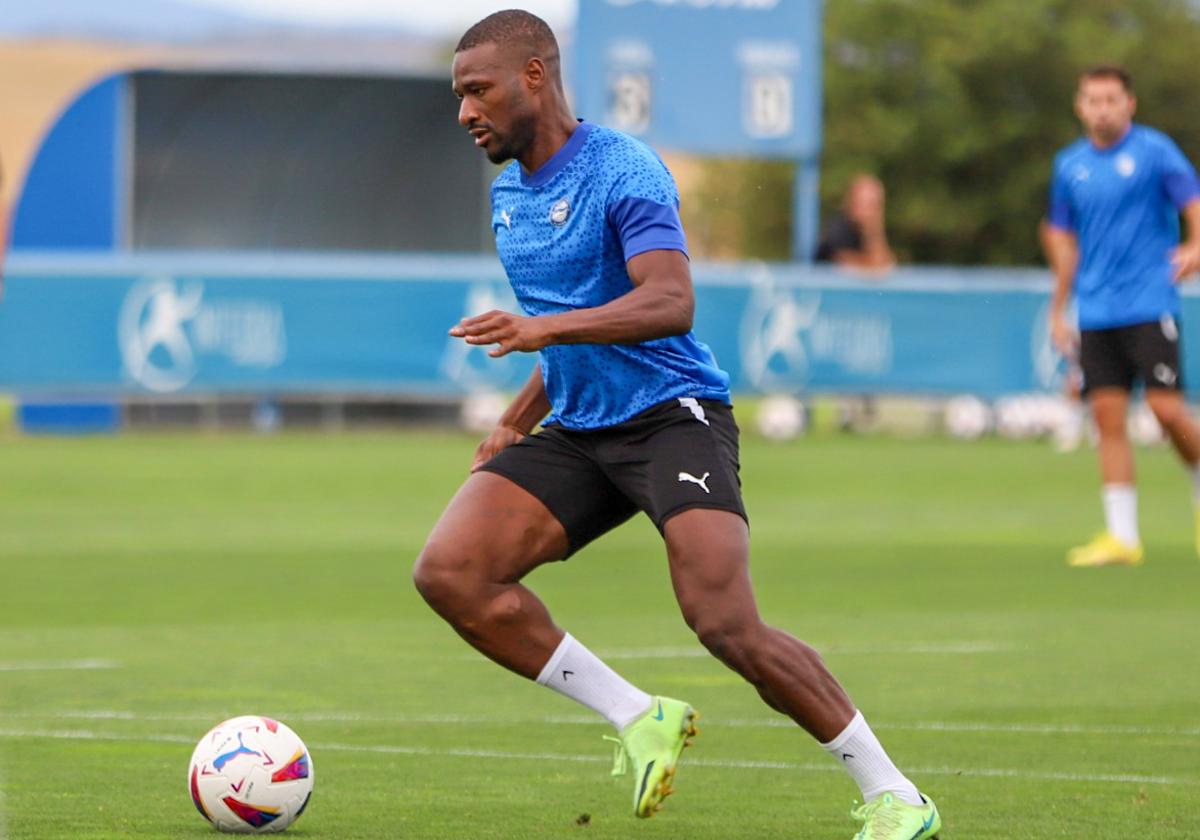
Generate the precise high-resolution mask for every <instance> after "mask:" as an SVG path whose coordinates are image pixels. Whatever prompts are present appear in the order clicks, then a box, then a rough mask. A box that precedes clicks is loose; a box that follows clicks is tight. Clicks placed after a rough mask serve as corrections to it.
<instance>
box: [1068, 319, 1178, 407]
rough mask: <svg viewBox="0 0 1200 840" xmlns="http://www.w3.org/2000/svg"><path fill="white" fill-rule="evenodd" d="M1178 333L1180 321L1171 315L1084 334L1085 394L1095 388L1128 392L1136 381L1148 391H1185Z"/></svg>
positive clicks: (1080, 357) (1082, 365)
mask: <svg viewBox="0 0 1200 840" xmlns="http://www.w3.org/2000/svg"><path fill="white" fill-rule="evenodd" d="M1179 333H1180V326H1179V321H1178V319H1176V318H1173V317H1172V316H1170V315H1164V316H1163V317H1162V319H1161V320H1158V321H1149V322H1147V323H1144V324H1132V325H1130V326H1128V327H1113V328H1111V329H1107V330H1083V331H1082V332H1081V334H1080V345H1079V364H1080V367H1082V368H1083V392H1084V393H1085V394H1086V393H1088V392H1089V391H1091V390H1093V389H1095V388H1122V389H1124V390H1126V391H1129V390H1132V388H1133V385H1134V383H1135V382H1137V381H1140V382H1141V383H1142V384H1143V385H1145V387H1146V388H1166V389H1169V390H1173V391H1182V390H1183V372H1182V371H1181V370H1180V368H1179V359H1180V355H1181V354H1180V350H1179Z"/></svg>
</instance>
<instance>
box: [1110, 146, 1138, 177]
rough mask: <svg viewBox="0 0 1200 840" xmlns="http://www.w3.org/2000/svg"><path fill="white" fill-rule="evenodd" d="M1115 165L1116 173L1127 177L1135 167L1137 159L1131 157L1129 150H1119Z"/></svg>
mask: <svg viewBox="0 0 1200 840" xmlns="http://www.w3.org/2000/svg"><path fill="white" fill-rule="evenodd" d="M1115 166H1116V168H1117V174H1118V175H1120V176H1121V177H1122V178H1128V177H1129V176H1131V175H1132V174H1133V173H1134V170H1136V169H1137V161H1135V160H1134V159H1133V156H1132V155H1130V154H1129V152H1121V154H1119V155H1117V159H1116V162H1115Z"/></svg>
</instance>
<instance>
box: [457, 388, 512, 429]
mask: <svg viewBox="0 0 1200 840" xmlns="http://www.w3.org/2000/svg"><path fill="white" fill-rule="evenodd" d="M506 408H508V400H507V399H505V398H504V395H503V394H498V393H496V392H494V391H478V392H476V393H474V394H468V395H467V396H466V398H464V399H463V401H462V407H461V409H460V410H459V414H458V419H459V422H460V423H461V424H462V427H463V429H465V430H466V431H468V432H474V433H475V434H487V433H488V432H490V431H491V430H492V429H494V428H496V426H497V424H498V423H499V422H500V418H501V417H502V416H503V415H504V410H505V409H506Z"/></svg>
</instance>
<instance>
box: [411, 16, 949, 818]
mask: <svg viewBox="0 0 1200 840" xmlns="http://www.w3.org/2000/svg"><path fill="white" fill-rule="evenodd" d="M559 68H560V55H559V48H558V44H557V41H556V39H555V37H554V34H553V32H551V31H550V28H549V27H548V26H547V25H546V24H545V22H543V21H542V20H541V19H539V18H537V17H535V16H533V15H531V14H529V13H528V12H522V11H512V10H510V11H503V12H497V13H495V14H493V15H490V16H489V17H487V18H485V19H484V20H482V21H480V22H479V23H477V24H475V25H474V26H473V27H471V28H470V29H469V30H467V32H466V34H464V35H463V37H462V39H461V40H460V41H459V43H458V46H457V47H456V49H455V55H454V64H453V77H454V91H455V93H456V94H457V95H458V97H459V99H460V100H461V105H460V107H459V115H458V120H459V123H461V124H462V126H463V128H464V129H466V130H467V131H468V132H469V133H470V134H471V136H472V137H474V139H475V145H476V146H477V147H479V148H480V149H481V150H482V151H483V152H484V153H485V154H486V155H487V156H488V158H489V159H490V160H491V161H492V162H493V163H508V165H507V166H506V167H505V168H504V169H503V170H502V171H501V172H500V174H499V175H498V176H497V178H496V181H495V183H494V184H493V186H492V212H493V216H492V231H493V233H494V235H495V237H496V248H497V252H498V254H499V257H500V260H501V262H502V263H503V265H504V269H505V272H506V274H507V275H508V279H509V281H510V283H511V284H512V286H513V290H514V292H515V293H516V295H517V298H518V299H519V300H520V302H521V305H522V308H523V310H524V312H525V313H526V314H525V315H516V314H513V313H508V312H501V311H496V310H494V311H491V312H486V313H484V314H482V315H479V316H475V317H471V318H465V319H463V320H462V321H461V322H460V323H459V324H457V325H456V326H454V327H453V328H451V330H450V334H451V335H453V336H456V337H459V338H462V339H463V340H464V341H466V342H467V343H468V344H472V345H484V346H487V345H497V346H495V347H494V348H493V349H491V350H490V351H489V354H490V355H491V356H493V357H496V356H503V355H505V354H507V353H510V352H514V351H516V352H537V353H538V355H539V364H538V365H537V366H536V367H535V368H534V371H533V374H532V376H531V377H530V378H529V380H528V382H527V383H526V384H525V386H524V387H523V388H522V389H521V391H520V393H519V394H518V395H517V397H516V398H515V399H514V401H513V402H512V404H511V405H510V406H509V407H508V409H507V410H506V411H505V413H504V416H503V417H502V418H501V420H500V422H499V423H498V424H497V426H496V428H495V429H494V430H493V431H492V432H491V434H489V435H488V437H487V438H486V439H485V440H484V441H483V442H482V443H481V444H480V445H479V447H478V449H477V450H476V454H475V459H474V462H473V464H472V465H471V474H470V475H469V476H468V478H467V479H466V481H465V482H464V483H463V485H462V487H461V488H460V489H459V491H458V493H457V495H455V497H454V498H453V499H452V500H451V501H450V503H449V505H448V506H447V508H446V510H445V511H444V512H443V514H442V516H441V518H440V519H439V520H438V522H437V524H436V525H435V526H434V528H433V532H432V533H431V534H430V536H429V538H428V541H427V542H426V544H425V546H424V548H423V549H422V551H421V555H420V557H419V558H418V560H417V563H416V566H415V568H414V570H413V578H414V582H415V584H416V586H417V589H418V590H419V591H420V593H421V595H422V596H423V597H424V598H425V600H426V601H427V602H428V603H429V605H430V606H431V607H432V608H433V609H434V610H435V611H436V612H437V613H438V614H439V615H441V616H442V617H443V618H444V619H445V620H446V621H447V622H449V624H450V625H451V626H452V627H453V628H454V629H455V630H456V631H457V632H458V633H459V634H460V635H461V636H462V637H463V638H464V639H465V640H466V641H467V642H468V643H470V644H471V645H472V646H474V647H475V648H476V649H477V650H479V651H480V652H482V653H483V654H484V655H486V656H488V657H489V658H491V659H492V660H493V661H495V662H497V663H499V664H500V665H503V666H504V667H506V668H508V669H509V670H511V671H513V672H515V673H517V674H520V675H521V676H523V677H526V678H527V679H529V680H532V681H536V682H537V683H538V684H540V685H543V686H546V687H547V688H549V689H551V690H553V691H555V692H558V693H559V694H562V695H564V696H566V697H568V698H570V699H571V700H574V701H575V702H577V703H580V704H581V705H583V706H585V707H587V708H588V709H591V710H592V711H594V712H596V713H597V714H598V715H601V716H602V717H604V718H605V719H606V720H608V722H609V723H610V724H611V725H612V726H613V727H614V729H615V730H616V732H617V735H618V737H617V738H616V739H614V740H616V741H617V759H618V762H617V763H618V767H619V768H621V769H622V770H623V769H625V768H626V767H628V766H630V765H632V767H633V769H634V791H633V809H634V814H635V815H636V816H638V817H649V816H652V815H653V814H654V813H655V811H657V810H658V809H659V807H661V805H662V801H663V799H664V798H665V797H666V796H667V795H668V794H670V793H671V792H672V789H673V782H674V778H675V769H676V762H677V761H678V759H679V756H680V753H681V752H682V750H683V748H684V747H685V746H687V744H688V743H689V742H690V739H691V737H692V736H693V735H694V734H695V731H696V730H695V727H694V725H693V720H694V719H695V717H696V713H695V711H694V710H693V709H692V707H691V706H690V705H689V704H687V703H686V702H683V701H681V700H675V699H672V698H669V697H662V696H653V695H650V694H649V693H647V692H645V691H643V690H642V689H641V688H639V687H637V686H635V685H633V684H632V683H630V682H629V681H627V680H626V679H625V678H624V677H622V676H621V675H620V674H618V673H617V672H616V671H614V670H613V669H612V668H610V667H609V666H608V665H607V664H606V663H605V662H603V661H602V660H601V659H600V658H599V657H597V656H596V655H595V654H594V653H592V652H591V651H590V650H589V649H588V648H587V647H586V646H584V645H583V644H582V643H581V642H580V641H578V640H577V639H575V638H574V637H573V636H572V635H571V634H570V633H567V632H565V631H564V630H562V629H560V628H559V627H558V626H557V625H556V624H555V623H554V620H553V619H552V618H551V616H550V613H549V611H548V610H547V608H546V606H545V604H543V603H542V601H541V600H540V599H539V598H538V597H537V595H535V594H534V592H533V591H532V590H531V589H529V588H528V587H526V586H525V585H524V583H523V579H524V577H525V576H526V575H527V574H528V573H529V572H531V571H533V570H534V569H535V568H537V567H539V566H541V565H543V564H545V563H548V562H552V561H556V560H565V559H566V558H568V557H569V556H571V555H573V554H574V553H575V552H577V551H578V550H579V549H581V548H583V547H584V546H585V545H587V544H588V543H589V542H591V541H592V540H594V539H596V538H598V537H600V536H602V535H603V534H605V533H607V532H608V531H610V530H612V529H613V528H615V527H617V526H619V525H620V524H622V523H623V522H625V521H626V520H628V519H629V518H630V517H632V516H634V515H635V514H636V513H638V512H639V511H640V512H645V513H646V514H647V515H649V516H650V518H651V520H652V521H653V522H654V524H655V525H656V526H657V528H658V529H659V532H660V533H661V535H662V537H663V541H664V543H665V548H666V555H667V564H668V567H669V571H670V575H671V581H672V584H673V585H674V589H675V597H676V600H677V601H678V604H679V607H680V610H681V611H682V613H683V615H684V619H685V621H686V623H687V624H688V626H689V627H691V628H692V630H693V631H694V632H695V633H696V635H697V637H698V638H699V640H700V642H701V643H702V644H703V645H704V646H705V647H706V648H707V649H708V650H709V652H711V653H712V654H713V655H714V656H715V657H716V658H717V659H719V660H720V661H721V662H723V663H724V664H725V665H726V666H728V667H729V668H731V669H732V670H734V671H735V672H737V673H738V674H740V675H741V676H742V677H743V678H744V679H746V680H747V681H748V682H749V683H750V684H751V685H753V686H754V687H755V688H756V689H757V691H758V693H759V695H760V696H761V697H762V699H763V700H764V701H765V702H766V703H767V704H768V705H769V706H771V707H772V708H773V709H775V710H777V711H779V712H780V713H782V714H785V715H788V716H790V717H791V718H792V719H793V720H794V721H796V723H797V724H799V725H800V726H802V727H803V728H804V729H806V730H807V731H808V732H809V733H810V734H811V735H812V736H814V738H816V740H818V741H819V742H820V743H821V744H822V746H823V747H824V748H825V749H826V750H827V751H828V752H829V753H830V754H831V755H832V756H833V757H834V759H835V760H836V761H837V763H838V764H839V766H841V767H842V768H843V769H845V770H846V772H847V773H848V774H849V775H850V777H851V778H853V779H854V781H855V782H856V783H857V784H858V786H859V789H860V790H861V791H862V794H863V797H864V799H865V800H866V804H864V805H863V806H861V807H860V808H857V809H855V811H854V816H855V817H856V818H857V819H858V820H860V821H862V822H863V828H862V830H861V831H860V832H859V834H858V837H859V838H870V840H927V838H932V837H933V836H934V835H936V834H937V831H938V829H939V828H940V827H941V818H940V817H939V815H938V812H937V808H936V807H935V806H934V804H933V803H932V802H931V801H929V800H928V799H926V798H925V797H923V796H922V795H921V794H920V793H919V792H918V790H917V788H916V787H915V786H914V785H913V783H912V782H911V781H910V780H909V779H908V778H907V777H906V776H905V775H904V774H903V773H901V771H900V770H899V769H897V767H896V765H895V764H894V763H893V762H892V760H891V759H890V758H889V757H888V754H887V753H886V752H885V751H884V749H883V747H882V745H881V744H880V743H879V740H878V739H877V738H876V737H875V735H874V733H873V732H872V730H871V727H870V725H869V724H868V723H867V721H866V719H865V718H864V716H863V714H862V712H860V711H859V710H858V709H857V708H856V707H855V706H854V704H853V703H852V702H851V700H850V698H849V697H847V695H846V693H845V691H844V690H843V689H842V687H841V686H840V685H839V684H838V682H837V680H836V679H835V678H834V677H833V675H832V674H830V673H829V671H828V670H827V668H826V667H825V664H824V662H823V661H822V660H821V657H820V655H819V654H818V653H817V652H816V651H815V650H813V648H811V647H810V646H808V645H806V644H804V643H803V642H801V641H800V640H798V639H796V638H795V637H793V636H791V635H789V634H787V633H785V632H783V631H781V630H778V629H776V628H774V627H770V626H768V625H767V624H765V623H764V622H763V620H762V618H761V616H760V615H759V612H758V607H757V604H756V601H755V596H754V592H753V588H752V586H751V581H750V574H749V550H750V544H749V538H750V534H749V529H748V525H747V520H746V512H745V508H744V505H743V502H742V496H741V480H740V478H739V476H738V470H739V466H738V457H739V456H738V429H737V425H736V423H735V422H734V419H733V414H732V408H731V405H730V398H729V377H728V375H727V374H725V373H724V372H723V371H722V370H720V368H718V367H717V365H716V360H715V359H714V358H713V355H712V353H711V351H710V350H709V349H708V347H706V346H705V345H704V344H701V343H700V342H699V341H698V340H697V339H696V337H695V335H694V334H693V333H692V315H693V310H694V306H695V300H694V291H693V287H692V279H691V270H690V266H689V262H688V257H687V243H686V237H685V236H684V232H683V226H682V223H681V222H680V220H679V193H678V190H677V188H676V186H675V182H674V179H673V178H672V176H671V173H670V172H669V171H668V170H667V168H666V166H665V165H664V164H663V162H662V160H661V159H660V158H659V157H658V156H657V155H656V154H655V153H654V151H653V150H651V149H650V148H649V147H648V146H646V145H644V144H643V143H641V142H640V141H638V140H635V139H634V138H632V137H630V136H628V135H626V134H622V133H621V132H618V131H614V130H612V129H609V128H605V127H603V126H599V125H596V124H594V123H591V122H587V121H580V120H577V119H576V117H575V115H574V112H573V111H571V109H570V106H569V105H568V103H567V98H566V95H565V93H564V92H563V85H562V79H561V75H560V69H559ZM547 415H549V416H547ZM539 424H540V425H541V427H542V428H541V431H539V432H537V433H536V434H535V433H534V430H535V429H536V427H537V426H538V425H539ZM641 585H642V584H641V583H639V581H638V580H636V579H631V580H629V581H628V586H629V587H631V588H635V587H639V586H641ZM848 597H850V598H851V600H853V596H852V595H849V596H848ZM534 748H535V749H536V748H537V747H536V745H534Z"/></svg>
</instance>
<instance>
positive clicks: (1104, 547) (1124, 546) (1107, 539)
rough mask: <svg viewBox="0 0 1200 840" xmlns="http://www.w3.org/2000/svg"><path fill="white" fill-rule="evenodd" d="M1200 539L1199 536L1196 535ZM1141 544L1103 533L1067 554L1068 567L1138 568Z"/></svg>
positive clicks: (1141, 558) (1140, 557)
mask: <svg viewBox="0 0 1200 840" xmlns="http://www.w3.org/2000/svg"><path fill="white" fill-rule="evenodd" d="M1197 536H1198V538H1200V534H1198V535H1197ZM1143 554H1144V552H1143V551H1142V544H1141V543H1138V544H1137V545H1129V544H1128V543H1125V542H1122V541H1121V540H1119V539H1117V538H1116V537H1114V536H1113V535H1112V534H1110V533H1108V532H1107V531H1105V532H1104V533H1102V534H1100V535H1098V536H1096V537H1095V538H1094V539H1093V540H1092V541H1091V542H1089V543H1088V544H1087V545H1080V546H1076V547H1075V548H1072V549H1071V550H1070V551H1068V552H1067V565H1068V566H1076V567H1079V566H1140V565H1142V561H1143Z"/></svg>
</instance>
